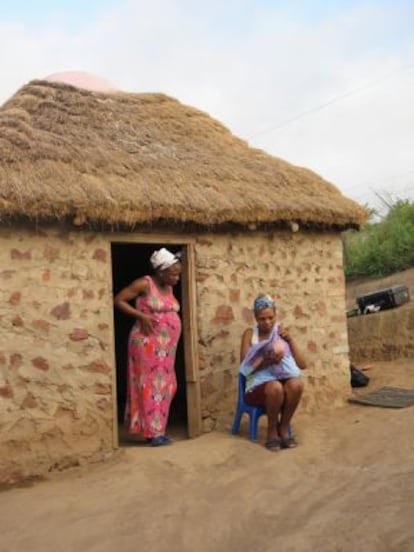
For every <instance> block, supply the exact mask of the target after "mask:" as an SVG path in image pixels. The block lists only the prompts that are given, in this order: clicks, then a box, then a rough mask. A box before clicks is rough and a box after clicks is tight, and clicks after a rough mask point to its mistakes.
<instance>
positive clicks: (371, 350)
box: [348, 301, 414, 364]
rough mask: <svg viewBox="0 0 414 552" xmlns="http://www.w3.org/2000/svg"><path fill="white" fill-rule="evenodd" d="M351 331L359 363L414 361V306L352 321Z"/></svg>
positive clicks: (352, 343)
mask: <svg viewBox="0 0 414 552" xmlns="http://www.w3.org/2000/svg"><path fill="white" fill-rule="evenodd" d="M348 331H349V343H350V349H351V350H350V356H351V359H352V361H353V362H355V364H358V363H359V362H364V361H374V360H395V359H397V358H414V342H413V335H414V303H413V302H412V301H411V302H410V303H407V304H406V305H401V306H399V307H397V308H394V309H390V310H385V311H380V312H377V313H374V314H367V315H360V316H354V317H352V318H349V319H348Z"/></svg>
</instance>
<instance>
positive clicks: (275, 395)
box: [265, 380, 284, 441]
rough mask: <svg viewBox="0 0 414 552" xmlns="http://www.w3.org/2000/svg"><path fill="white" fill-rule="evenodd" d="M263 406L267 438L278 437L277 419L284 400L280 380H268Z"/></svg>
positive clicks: (270, 439) (269, 439)
mask: <svg viewBox="0 0 414 552" xmlns="http://www.w3.org/2000/svg"><path fill="white" fill-rule="evenodd" d="M265 399H266V401H265V407H266V414H267V440H268V441H272V440H274V439H278V438H279V435H278V431H277V421H278V419H279V415H280V412H281V409H282V405H283V400H284V391H283V385H282V384H281V383H280V381H276V380H275V381H269V382H268V383H266V387H265Z"/></svg>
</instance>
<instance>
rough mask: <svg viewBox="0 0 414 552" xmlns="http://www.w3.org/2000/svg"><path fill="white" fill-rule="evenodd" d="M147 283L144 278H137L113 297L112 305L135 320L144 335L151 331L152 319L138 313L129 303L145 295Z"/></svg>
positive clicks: (147, 288) (147, 289)
mask: <svg viewBox="0 0 414 552" xmlns="http://www.w3.org/2000/svg"><path fill="white" fill-rule="evenodd" d="M148 291H149V287H148V281H147V280H146V279H145V278H139V279H138V280H135V281H134V282H132V283H131V284H129V286H126V287H124V288H123V289H121V291H120V292H119V293H117V294H116V295H115V297H114V305H115V307H116V308H117V309H119V310H120V311H121V312H123V313H124V314H127V315H128V316H132V317H133V318H137V319H138V320H139V321H140V322H141V325H142V331H143V332H144V333H149V332H151V331H152V329H153V318H152V317H151V316H148V315H146V314H144V313H143V312H141V311H139V310H138V309H137V308H135V307H133V306H132V305H131V304H130V303H129V301H132V300H133V299H136V298H137V297H138V296H139V295H145V294H146V293H148Z"/></svg>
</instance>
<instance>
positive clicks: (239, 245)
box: [0, 228, 349, 481]
mask: <svg viewBox="0 0 414 552" xmlns="http://www.w3.org/2000/svg"><path fill="white" fill-rule="evenodd" d="M115 237H116V239H117V240H121V239H125V240H128V239H130V240H131V241H132V240H133V239H134V238H136V237H135V236H133V235H132V234H131V235H126V234H125V235H121V234H118V235H116V236H115ZM152 237H154V236H152ZM111 239H114V235H105V234H94V233H89V232H84V231H79V232H75V231H74V232H67V231H63V230H62V231H59V229H44V230H39V231H37V232H33V231H32V232H31V231H29V230H27V229H23V228H22V229H16V228H13V229H12V230H7V229H4V228H3V229H1V230H0V299H1V307H0V326H1V332H0V481H10V480H13V479H14V480H17V479H21V478H23V477H27V476H30V475H38V474H42V473H44V472H45V470H46V471H47V470H54V469H61V468H65V467H68V466H73V465H78V464H81V463H83V462H86V461H95V460H96V461H98V460H102V459H104V458H105V457H107V455H109V454H111V452H112V451H113V438H114V436H113V429H114V428H113V424H114V414H115V408H114V396H113V394H114V381H113V374H114V368H113V362H114V342H113V335H112V327H113V319H112V317H113V310H112V289H111V288H112V284H111V259H110V240H111ZM195 240H196V246H195V259H196V293H197V305H196V308H197V324H198V333H199V346H198V351H197V353H198V355H199V364H200V374H199V381H200V389H201V401H202V402H201V406H202V412H201V415H202V420H203V430H204V431H210V430H212V429H214V428H220V427H223V425H225V424H226V423H228V420H229V419H230V418H231V416H232V414H233V412H234V407H235V403H236V396H237V373H238V365H239V349H240V339H241V335H242V332H243V331H244V329H245V328H246V327H248V326H249V325H251V324H252V323H253V319H252V313H251V305H252V301H253V299H254V297H255V296H256V295H257V293H259V292H260V291H270V292H271V293H272V294H274V296H275V297H276V299H277V302H278V317H279V319H280V320H281V321H282V322H283V324H285V325H286V326H288V327H289V328H290V330H291V333H292V335H293V336H294V337H296V339H297V340H298V342H299V343H300V345H301V347H302V349H303V350H304V352H306V355H307V358H308V364H309V370H307V371H306V372H305V380H306V393H305V396H304V399H303V401H302V406H301V408H302V409H303V410H304V411H308V412H311V411H314V410H316V409H319V408H321V407H324V406H328V405H329V406H332V405H335V404H339V403H342V401H343V399H344V398H345V397H346V396H347V394H348V392H349V372H348V363H349V360H348V341H347V327H346V318H345V288H344V277H343V266H342V246H341V241H340V238H339V235H337V234H311V233H302V232H298V233H292V232H277V233H273V234H264V233H253V232H252V233H242V234H233V235H200V236H197V237H195ZM177 242H178V243H179V242H180V239H179V237H177Z"/></svg>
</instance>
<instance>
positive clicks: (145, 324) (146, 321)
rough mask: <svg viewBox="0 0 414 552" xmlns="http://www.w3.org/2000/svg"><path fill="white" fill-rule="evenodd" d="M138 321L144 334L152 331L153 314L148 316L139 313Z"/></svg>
mask: <svg viewBox="0 0 414 552" xmlns="http://www.w3.org/2000/svg"><path fill="white" fill-rule="evenodd" d="M139 322H140V325H141V329H142V332H143V333H144V334H145V335H149V334H150V333H152V332H153V331H154V324H155V322H156V320H155V317H154V316H149V315H148V314H141V315H140V316H139Z"/></svg>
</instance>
